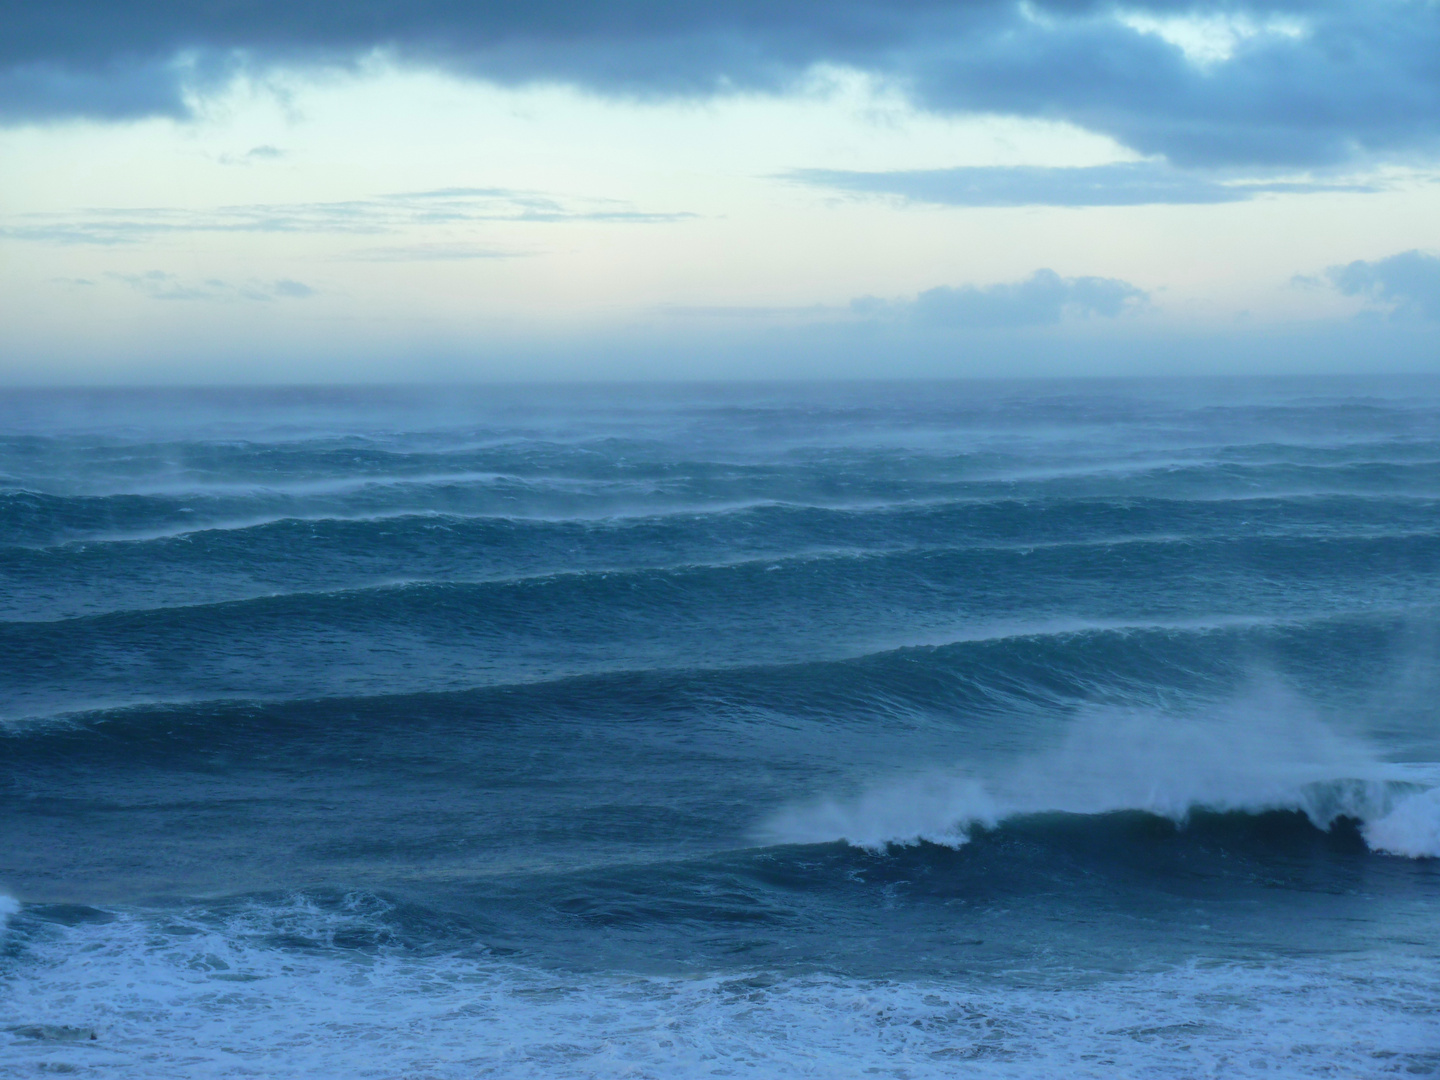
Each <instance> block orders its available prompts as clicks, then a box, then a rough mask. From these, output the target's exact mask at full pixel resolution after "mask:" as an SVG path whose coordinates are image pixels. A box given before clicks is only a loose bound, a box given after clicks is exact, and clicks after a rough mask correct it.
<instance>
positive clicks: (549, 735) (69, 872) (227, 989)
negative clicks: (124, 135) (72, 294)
mask: <svg viewBox="0 0 1440 1080" xmlns="http://www.w3.org/2000/svg"><path fill="white" fill-rule="evenodd" d="M1437 523H1440V383H1437V382H1434V381H1433V380H1432V381H1426V380H1421V379H1410V380H1391V381H1384V380H1371V381H1366V382H1359V381H1354V380H1351V381H1339V380H1337V381H1329V382H1326V381H1314V380H1312V381H1307V382H1284V381H1271V382H1260V381H1255V382H1244V381H1235V382H1225V383H1220V382H1216V383H1188V382H1187V383H1182V382H1174V383H1166V382H1134V383H1123V382H1111V383H1104V382H1094V383H1081V382H1077V383H1030V384H1025V383H992V384H985V383H949V384H924V385H922V384H911V385H904V384H870V385H849V386H846V385H838V384H837V385H829V386H819V385H817V386H750V387H734V386H732V387H688V388H677V387H668V388H667V387H653V386H652V387H603V388H602V387H583V388H580V387H571V388H558V389H557V388H547V389H542V388H523V387H515V388H504V389H489V390H487V389H478V388H453V389H446V390H443V391H436V390H417V389H406V388H398V389H371V390H353V389H325V388H314V389H297V390H250V391H178V390H166V391H138V390H137V391H94V392H87V391H66V392H59V391H56V392H39V391H36V392H25V393H17V394H14V395H11V396H8V397H7V398H6V399H5V400H4V401H3V402H0V804H3V805H0V820H3V822H4V827H3V830H0V921H3V929H0V1076H10V1075H14V1076H31V1075H36V1074H37V1072H38V1071H39V1070H42V1069H44V1070H54V1069H59V1070H62V1071H76V1072H79V1073H81V1074H82V1075H84V1074H88V1075H94V1076H101V1077H123V1076H135V1077H152V1076H157V1075H164V1076H175V1077H191V1076H193V1077H202V1076H203V1077H214V1076H237V1077H238V1076H246V1075H257V1074H259V1075H266V1076H294V1077H301V1076H315V1075H337V1076H338V1075H373V1076H382V1077H402V1076H404V1077H411V1076H434V1077H474V1076H487V1075H493V1076H507V1077H508V1076H546V1077H550V1076H570V1077H608V1076H631V1077H634V1076H653V1077H675V1076H710V1075H730V1074H734V1073H739V1072H753V1073H755V1074H756V1075H776V1076H817V1077H819V1076H823V1077H835V1076H874V1075H882V1076H897V1077H898V1076H905V1077H925V1076H954V1075H957V1074H958V1073H960V1072H964V1073H966V1074H973V1075H976V1076H982V1077H989V1076H994V1077H1039V1076H1061V1075H1063V1076H1076V1077H1089V1076H1093V1077H1114V1076H1176V1077H1191V1076H1196V1077H1198V1076H1219V1075H1224V1076H1238V1077H1244V1076H1261V1075H1263V1076H1267V1077H1275V1076H1286V1077H1290V1076H1294V1077H1300V1076H1327V1077H1336V1076H1340V1077H1375V1076H1385V1075H1397V1076H1398V1075H1427V1074H1430V1073H1434V1072H1437V1071H1440V1021H1437V1019H1436V1016H1437V1014H1436V1011H1435V1004H1436V1002H1437V1001H1440V964H1437V960H1440V929H1437V928H1440V919H1437V915H1440V723H1437V716H1436V712H1435V708H1436V706H1435V702H1436V701H1437V700H1440V663H1437V661H1440V637H1437V629H1440V625H1437V621H1440V524H1437Z"/></svg>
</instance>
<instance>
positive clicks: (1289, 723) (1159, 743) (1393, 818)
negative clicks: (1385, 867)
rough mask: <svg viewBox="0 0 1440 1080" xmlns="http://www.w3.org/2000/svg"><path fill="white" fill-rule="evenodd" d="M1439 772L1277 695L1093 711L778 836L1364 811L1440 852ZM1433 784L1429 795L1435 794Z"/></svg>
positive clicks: (802, 812)
mask: <svg viewBox="0 0 1440 1080" xmlns="http://www.w3.org/2000/svg"><path fill="white" fill-rule="evenodd" d="M1437 785H1440V768H1437V767H1435V766H1422V765H1413V764H1412V765H1409V766H1405V765H1393V764H1387V763H1385V762H1382V761H1380V760H1379V759H1378V757H1377V756H1376V755H1375V754H1374V753H1373V751H1371V750H1370V748H1369V747H1367V746H1366V745H1365V744H1364V743H1362V742H1360V741H1359V740H1357V739H1354V738H1349V737H1346V736H1343V735H1341V734H1339V733H1337V732H1335V731H1334V730H1332V729H1331V728H1330V727H1328V726H1327V725H1326V724H1324V723H1322V722H1321V721H1320V720H1318V719H1317V718H1316V717H1314V716H1313V715H1312V714H1310V713H1308V712H1307V711H1306V710H1305V709H1304V708H1303V707H1301V706H1300V705H1299V704H1298V703H1297V702H1296V701H1295V700H1294V699H1293V698H1291V697H1289V696H1287V695H1285V694H1283V693H1281V692H1279V691H1277V690H1274V689H1270V690H1266V691H1263V692H1259V693H1256V694H1254V695H1251V696H1249V697H1247V698H1245V699H1243V700H1241V701H1238V702H1235V703H1232V704H1230V705H1228V706H1226V707H1224V708H1221V709H1218V710H1216V711H1214V712H1212V713H1210V714H1208V715H1190V716H1177V715H1174V714H1170V713H1165V712H1162V711H1159V710H1137V709H1119V708H1094V709H1090V710H1087V711H1084V712H1082V713H1081V714H1080V715H1079V716H1077V717H1076V718H1075V719H1074V720H1073V722H1072V723H1071V725H1070V727H1069V729H1068V731H1067V732H1066V734H1065V736H1064V738H1063V739H1062V741H1061V742H1060V743H1059V744H1058V745H1056V746H1054V747H1052V748H1050V749H1048V750H1045V751H1043V752H1041V753H1038V754H1035V755H1032V756H1029V757H1025V758H1022V759H1020V760H1018V761H1014V762H1011V763H1009V764H1008V765H1006V766H1005V767H1002V768H993V767H992V768H991V769H990V770H989V771H988V773H983V774H982V773H981V771H980V770H978V769H976V768H974V767H973V766H967V765H964V764H962V765H960V766H957V767H956V768H954V769H951V770H948V771H931V772H928V773H925V774H921V775H918V776H916V775H912V776H904V777H899V778H895V779H891V780H889V781H887V782H882V783H878V784H875V785H873V786H871V787H869V788H868V789H866V790H865V791H863V792H862V793H861V794H859V795H858V796H856V797H853V798H850V799H835V798H827V799H821V800H819V801H815V802H810V803H803V804H799V805H794V806H790V807H787V808H786V809H784V810H783V811H781V812H780V813H779V814H777V815H775V816H774V817H773V818H771V819H770V820H769V821H768V822H766V823H765V824H764V825H763V826H762V828H761V830H760V839H762V840H764V841H766V842H770V843H823V842H830V841H835V840H843V841H846V842H848V843H851V844H854V845H856V846H859V847H863V848H866V849H870V850H878V849H883V848H884V847H885V846H886V845H888V844H914V843H918V842H920V841H928V842H931V843H942V844H948V845H950V846H959V845H961V844H964V843H966V842H967V841H968V840H969V838H970V832H971V830H972V829H973V828H975V827H976V826H993V825H995V824H996V823H997V822H1000V821H1003V820H1005V819H1007V818H1011V817H1016V816H1022V815H1028V814H1038V813H1050V812H1059V813H1071V814H1103V813H1108V812H1113V811H1119V810H1140V811H1146V812H1149V813H1153V814H1157V815H1161V816H1164V817H1168V818H1170V819H1172V820H1174V821H1177V822H1183V821H1184V820H1185V819H1186V818H1187V817H1188V816H1189V815H1190V814H1191V813H1193V812H1194V811H1197V810H1202V809H1203V810H1212V811H1221V812H1224V811H1245V812H1262V811H1266V810H1298V811H1301V812H1303V813H1305V814H1306V815H1308V816H1309V817H1310V819H1311V821H1313V822H1314V823H1315V824H1316V825H1317V826H1318V827H1320V828H1328V827H1329V826H1330V825H1331V824H1333V823H1334V821H1335V820H1336V819H1337V818H1339V817H1342V816H1345V817H1353V818H1357V819H1359V820H1360V821H1361V822H1362V824H1363V828H1364V835H1365V836H1366V838H1367V840H1368V841H1369V842H1370V844H1371V845H1372V847H1374V848H1375V849H1376V850H1378V851H1384V852H1387V853H1390V854H1396V855H1409V856H1440V787H1437ZM1425 789H1428V790H1425Z"/></svg>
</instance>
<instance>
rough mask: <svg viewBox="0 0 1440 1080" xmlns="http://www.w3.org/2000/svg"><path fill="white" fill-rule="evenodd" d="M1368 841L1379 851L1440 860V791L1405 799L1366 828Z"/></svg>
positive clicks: (1435, 790) (1408, 796)
mask: <svg viewBox="0 0 1440 1080" xmlns="http://www.w3.org/2000/svg"><path fill="white" fill-rule="evenodd" d="M1364 833H1365V842H1366V843H1368V844H1369V845H1370V846H1371V847H1372V848H1374V849H1375V850H1376V851H1383V852H1386V853H1387V854H1390V855H1407V856H1409V857H1410V858H1412V859H1420V858H1432V859H1434V858H1440V788H1431V789H1430V790H1428V791H1420V792H1415V793H1414V794H1410V795H1407V796H1405V797H1403V798H1401V799H1400V800H1399V801H1398V802H1396V804H1395V808H1394V809H1393V810H1391V811H1390V812H1389V813H1388V814H1386V815H1385V816H1384V817H1381V818H1379V819H1377V820H1375V821H1370V822H1367V823H1366V824H1365V827H1364Z"/></svg>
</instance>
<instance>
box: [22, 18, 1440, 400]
mask: <svg viewBox="0 0 1440 1080" xmlns="http://www.w3.org/2000/svg"><path fill="white" fill-rule="evenodd" d="M0 27H3V34H0V382H4V383H9V384H12V385H14V384H69V383H127V382H128V383H134V382H188V383H207V384H213V383H254V382H331V381H399V380H469V379H479V380H496V379H498V380H530V379H542V380H543V379H576V378H580V379H636V378H639V379H646V378H662V379H691V378H698V379H715V378H747V379H749V378H824V377H847V378H850V377H861V378H873V377H880V378H883V377H911V376H913V377H936V376H964V375H978V376H995V375H1022V376H1044V375H1084V374H1097V375H1172V374H1207V375H1208V374H1234V373H1250V372H1266V373H1277V374H1284V373H1301V372H1315V373H1322V372H1323V373H1332V372H1380V371H1396V372H1414V371H1434V372H1440V3H1437V2H1436V0H1369V2H1366V3H1355V2H1331V0H1278V2H1275V3H1269V4H1263V3H1256V4H1251V3H1211V4H1205V5H1190V4H1174V3H1167V2H1151V3H1138V4H1120V5H1117V4H1112V3H1099V2H1091V0H1054V2H1037V0H1022V2H1019V3H1012V2H1002V0H964V2H955V0H949V2H942V0H766V2H761V0H730V2H721V0H691V2H679V0H669V2H660V0H629V2H624V3H613V2H612V3H593V2H589V3H587V2H580V0H530V2H527V3H525V4H516V3H513V2H508V3H498V2H494V0H468V2H461V0H349V2H343V3H341V2H333V0H330V2H326V0H285V2H280V0H226V2H223V3H221V2H200V0H130V2H127V0H52V2H48V3H45V4H36V3H33V2H23V3H22V2H13V0H0Z"/></svg>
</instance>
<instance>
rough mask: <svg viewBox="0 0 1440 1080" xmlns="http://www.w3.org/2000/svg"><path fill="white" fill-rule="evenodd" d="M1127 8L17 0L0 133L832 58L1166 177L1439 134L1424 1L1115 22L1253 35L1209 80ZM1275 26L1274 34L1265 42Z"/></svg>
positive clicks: (534, 0)
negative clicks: (444, 86) (385, 61)
mask: <svg viewBox="0 0 1440 1080" xmlns="http://www.w3.org/2000/svg"><path fill="white" fill-rule="evenodd" d="M1120 11H1121V8H1119V7H1117V6H1115V5H1112V4H1106V3H1098V2H1094V0H1034V2H1032V3H1029V4H1024V3H1017V2H1012V0H959V2H957V0H948V2H943V0H692V2H688V3H675V2H673V0H628V2H612V3H593V2H590V3H587V2H581V0H529V2H527V3H514V2H512V0H505V2H503V3H502V2H499V0H344V2H341V0H283V2H282V0H228V2H224V3H216V2H210V3H200V2H197V0H132V2H129V3H126V2H123V0H54V2H51V3H45V4H40V3H34V2H33V0H24V2H14V0H11V2H9V3H5V4H4V5H3V6H0V26H3V27H4V33H3V35H0V73H3V74H0V117H4V118H8V119H10V120H12V121H14V120H25V119H44V118H47V117H58V116H70V115H88V116H96V117H106V118H111V117H121V116H139V115H148V114H156V113H168V114H173V115H182V114H183V113H184V112H185V104H184V101H185V97H184V93H183V88H184V87H185V85H186V84H187V81H194V82H199V83H201V84H203V83H205V82H206V81H207V80H210V81H213V80H215V79H219V78H222V77H223V76H224V74H225V73H226V71H227V70H228V65H231V64H236V63H242V62H243V63H250V64H260V65H263V64H268V63H274V62H301V63H317V62H318V63H346V62H349V61H351V60H353V59H354V58H356V57H358V56H360V55H363V54H365V53H366V52H368V51H370V50H373V49H376V48H380V49H386V50H389V51H390V52H392V53H393V54H394V55H396V56H398V57H399V58H401V59H402V60H406V61H410V62H418V63H432V64H440V65H443V66H445V67H447V68H450V69H451V70H456V71H461V72H466V73H470V74H474V75H477V76H481V77H485V78H492V79H498V80H502V81H512V82H525V81H530V80H546V79H550V80H560V81H564V82H570V83H573V84H577V85H581V86H584V87H588V88H591V89H594V90H597V91H600V92H605V93H624V94H638V95H650V96H655V95H673V94H706V93H713V92H717V91H724V90H726V89H729V88H735V87H758V88H778V87H783V86H784V85H785V84H786V82H787V81H788V80H790V79H793V78H794V77H796V76H797V75H798V74H800V73H802V72H803V71H804V70H806V69H807V68H808V67H810V66H811V65H813V64H816V63H821V62H833V63H839V64H846V65H852V66H855V67H859V68H862V69H865V70H868V71H872V72H875V73H877V74H880V75H882V76H887V77H891V78H894V79H896V80H898V81H899V82H900V83H901V84H902V85H904V86H905V87H907V88H908V90H909V91H910V93H911V94H912V95H913V97H914V99H915V100H916V101H917V102H918V103H919V104H921V105H923V106H927V107H930V108H934V109H939V110H954V111H984V112H998V113H1005V114H1013V115H1019V116H1027V117H1039V118H1045V119H1053V120H1065V121H1071V122H1074V123H1077V124H1080V125H1082V126H1084V127H1087V128H1089V129H1092V130H1095V131H1101V132H1106V133H1108V134H1111V135H1113V136H1115V137H1116V138H1118V139H1120V140H1121V141H1123V142H1124V143H1126V144H1127V145H1129V146H1131V147H1134V148H1135V149H1137V150H1140V151H1142V152H1144V153H1146V154H1161V155H1165V156H1166V157H1168V158H1169V159H1170V160H1171V161H1172V162H1175V163H1177V164H1180V165H1214V164H1247V165H1256V164H1262V165H1307V166H1310V165H1321V164H1328V163H1334V162H1339V161H1343V160H1347V159H1350V158H1352V157H1354V156H1355V155H1357V154H1364V153H1390V152H1402V151H1413V150H1416V149H1421V150H1424V149H1428V148H1433V147H1434V146H1435V145H1436V142H1437V136H1440V5H1437V4H1434V3H1431V2H1429V0H1390V2H1386V3H1383V4H1377V3H1363V2H1360V0H1351V2H1338V0H1274V2H1272V3H1249V4H1247V3H1217V4H1210V5H1196V4H1193V3H1170V2H1168V0H1140V2H1138V3H1135V4H1126V5H1124V6H1123V12H1125V13H1128V15H1129V16H1134V15H1135V14H1137V13H1138V14H1141V15H1151V16H1158V17H1166V16H1170V15H1184V14H1189V13H1194V14H1197V15H1200V16H1203V17H1206V18H1211V19H1215V18H1221V19H1224V18H1232V19H1235V20H1240V22H1241V23H1245V24H1247V25H1248V26H1249V27H1250V28H1251V29H1256V28H1259V29H1260V31H1261V32H1258V33H1252V34H1248V35H1247V34H1241V35H1239V37H1238V38H1237V39H1236V43H1235V46H1234V49H1233V53H1232V55H1230V56H1229V57H1228V58H1224V59H1219V60H1216V61H1215V62H1213V63H1209V64H1197V63H1194V62H1192V60H1191V59H1189V58H1187V57H1186V56H1185V55H1184V53H1183V52H1182V50H1180V49H1179V48H1177V47H1176V46H1175V45H1172V44H1170V43H1168V42H1166V41H1164V40H1162V39H1161V38H1159V37H1157V36H1156V35H1155V34H1152V33H1143V32H1141V31H1140V30H1137V29H1135V28H1134V26H1132V25H1130V24H1127V23H1126V22H1124V21H1122V20H1121V18H1119V17H1118V14H1119V13H1120ZM1276 18H1283V19H1285V20H1288V22H1287V24H1286V26H1287V27H1288V32H1266V31H1264V28H1265V27H1266V26H1269V25H1271V24H1272V23H1273V20H1274V19H1276ZM1133 21H1134V20H1133V18H1131V22H1132V23H1133ZM1237 25H1238V24H1237ZM177 58H181V59H180V60H179V61H177Z"/></svg>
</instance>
